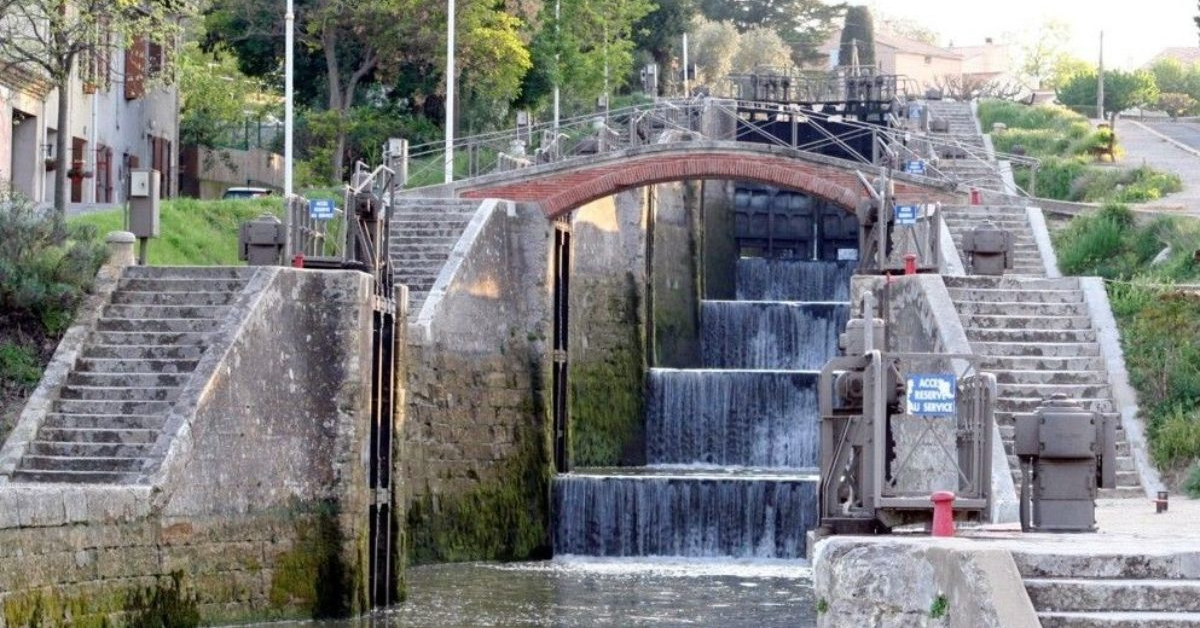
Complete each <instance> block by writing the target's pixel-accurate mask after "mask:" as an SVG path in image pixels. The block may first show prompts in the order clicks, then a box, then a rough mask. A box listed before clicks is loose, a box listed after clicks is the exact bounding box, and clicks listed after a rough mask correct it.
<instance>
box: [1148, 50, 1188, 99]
mask: <svg viewBox="0 0 1200 628" xmlns="http://www.w3.org/2000/svg"><path fill="white" fill-rule="evenodd" d="M1150 72H1151V73H1152V74H1154V82H1155V83H1156V84H1157V85H1158V89H1159V91H1161V92H1163V94H1164V95H1165V94H1182V95H1186V96H1188V97H1190V98H1191V99H1192V100H1200V64H1197V63H1192V64H1186V65H1185V64H1183V63H1181V62H1179V60H1177V59H1160V60H1159V61H1156V62H1155V63H1154V65H1153V66H1151V68H1150Z"/></svg>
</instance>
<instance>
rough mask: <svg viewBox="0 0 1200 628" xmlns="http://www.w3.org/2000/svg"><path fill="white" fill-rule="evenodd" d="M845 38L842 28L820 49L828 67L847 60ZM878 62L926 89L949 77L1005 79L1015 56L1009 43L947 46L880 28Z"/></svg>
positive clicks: (887, 70)
mask: <svg viewBox="0 0 1200 628" xmlns="http://www.w3.org/2000/svg"><path fill="white" fill-rule="evenodd" d="M841 37H842V33H841V31H838V32H836V33H834V34H833V35H832V36H831V37H830V38H829V39H828V40H827V41H826V42H825V44H824V45H822V46H821V48H820V51H821V53H822V54H824V55H826V56H827V57H828V65H827V67H828V68H831V69H832V68H836V67H838V66H839V65H842V64H843V63H845V61H843V60H842V59H839V58H838V56H839V49H840V47H841ZM875 63H876V65H877V66H878V67H879V70H880V72H881V73H883V74H897V75H901V76H904V77H905V78H906V79H907V80H908V81H907V82H908V83H909V86H910V88H916V90H918V91H923V90H925V89H927V88H929V87H934V86H937V85H939V84H942V83H944V82H945V81H946V79H947V78H948V77H950V78H953V79H955V80H961V79H962V78H966V77H977V78H982V79H985V80H989V81H991V80H1005V79H1006V78H1007V77H1008V76H1009V71H1010V67H1011V65H1012V59H1011V52H1010V47H1009V46H1008V45H1006V44H997V43H994V42H993V41H992V40H991V39H988V40H987V41H986V42H985V43H984V44H983V45H981V46H959V47H954V46H951V47H947V48H943V47H940V46H935V45H933V44H929V43H926V42H923V41H918V40H915V39H909V38H907V37H903V36H901V35H897V34H895V33H890V32H887V31H883V30H879V31H876V33H875Z"/></svg>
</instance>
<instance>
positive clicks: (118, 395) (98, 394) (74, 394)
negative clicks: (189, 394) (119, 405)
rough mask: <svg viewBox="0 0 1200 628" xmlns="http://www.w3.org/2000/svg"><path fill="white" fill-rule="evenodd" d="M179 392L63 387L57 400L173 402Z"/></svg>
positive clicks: (174, 389) (103, 387)
mask: <svg viewBox="0 0 1200 628" xmlns="http://www.w3.org/2000/svg"><path fill="white" fill-rule="evenodd" d="M180 392H181V390H180V388H179V387H177V386H171V387H133V386H64V387H63V388H62V390H60V391H59V393H58V398H59V399H73V400H81V401H175V400H176V399H178V398H179V393H180Z"/></svg>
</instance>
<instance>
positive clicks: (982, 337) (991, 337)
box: [964, 327, 1096, 343]
mask: <svg viewBox="0 0 1200 628" xmlns="http://www.w3.org/2000/svg"><path fill="white" fill-rule="evenodd" d="M964 331H966V332H967V338H968V339H969V340H971V341H972V342H975V341H980V342H1026V343H1040V342H1095V341H1096V330H1094V329H1074V330H1070V329H1068V330H1063V329H991V328H981V327H964Z"/></svg>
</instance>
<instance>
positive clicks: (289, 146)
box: [283, 0, 296, 255]
mask: <svg viewBox="0 0 1200 628" xmlns="http://www.w3.org/2000/svg"><path fill="white" fill-rule="evenodd" d="M283 25H284V38H283V41H284V45H283V46H284V48H283V50H284V53H283V54H284V64H283V65H284V79H283V233H284V243H283V251H284V254H285V255H291V242H289V241H288V239H290V234H291V224H290V223H291V202H292V192H293V190H292V184H293V181H292V150H293V148H294V146H293V143H292V130H293V126H294V124H295V119H294V117H293V116H294V115H295V111H294V109H293V106H292V101H293V100H294V96H295V93H294V91H293V90H294V87H293V82H294V80H295V76H294V72H293V70H292V66H293V62H294V60H295V45H296V44H295V36H296V35H295V30H296V9H295V6H294V5H293V0H287V13H285V14H284V16H283Z"/></svg>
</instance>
